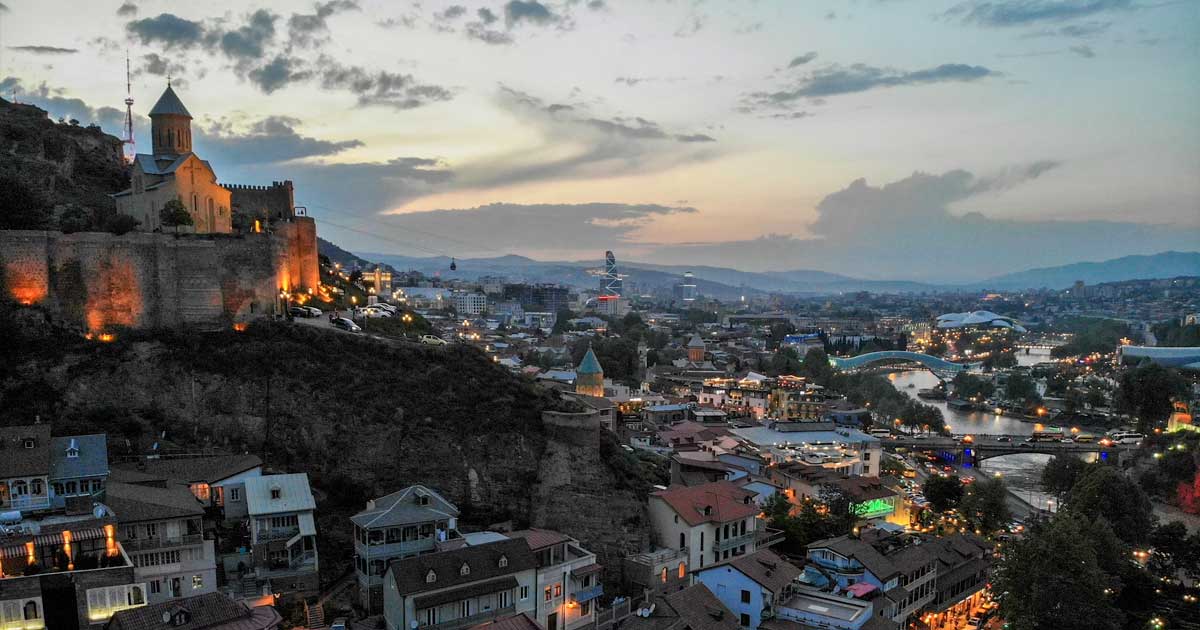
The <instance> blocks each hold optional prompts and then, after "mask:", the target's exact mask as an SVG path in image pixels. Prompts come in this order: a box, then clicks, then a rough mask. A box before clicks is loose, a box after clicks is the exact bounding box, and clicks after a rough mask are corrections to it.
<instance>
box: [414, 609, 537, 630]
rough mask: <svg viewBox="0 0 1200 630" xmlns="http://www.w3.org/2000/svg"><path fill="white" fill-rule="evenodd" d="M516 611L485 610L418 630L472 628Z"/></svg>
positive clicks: (421, 627) (424, 626)
mask: <svg viewBox="0 0 1200 630" xmlns="http://www.w3.org/2000/svg"><path fill="white" fill-rule="evenodd" d="M516 610H517V609H516V607H515V606H505V607H504V608H493V609H492V610H485V611H484V612H480V613H475V614H474V615H467V616H466V617H459V618H458V619H450V620H448V621H443V622H441V623H435V624H428V625H425V624H423V625H421V626H419V628H418V630H454V629H455V628H462V627H465V626H474V625H477V624H479V623H480V622H483V621H489V620H491V619H495V618H496V617H500V616H503V615H509V614H512V613H514V612H516Z"/></svg>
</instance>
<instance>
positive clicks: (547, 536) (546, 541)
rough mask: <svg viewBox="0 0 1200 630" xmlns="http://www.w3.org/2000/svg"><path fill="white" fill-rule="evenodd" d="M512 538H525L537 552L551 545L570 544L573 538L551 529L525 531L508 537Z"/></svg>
mask: <svg viewBox="0 0 1200 630" xmlns="http://www.w3.org/2000/svg"><path fill="white" fill-rule="evenodd" d="M508 536H509V537H510V538H524V539H525V542H526V543H527V544H528V545H529V548H530V549H532V550H534V551H537V550H539V549H545V548H546V547H549V546H551V545H557V544H559V543H565V542H570V540H571V537H570V536H567V535H566V534H560V533H559V532H556V531H553V530H549V529H534V528H530V529H523V530H520V531H515V532H513V533H511V534H509V535H508Z"/></svg>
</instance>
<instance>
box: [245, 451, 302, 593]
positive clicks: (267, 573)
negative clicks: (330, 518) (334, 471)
mask: <svg viewBox="0 0 1200 630" xmlns="http://www.w3.org/2000/svg"><path fill="white" fill-rule="evenodd" d="M245 489H246V509H247V512H248V519H249V522H250V541H249V542H250V555H251V558H250V559H251V575H249V576H246V575H243V576H242V579H243V580H245V579H247V578H249V579H252V580H253V581H254V583H255V585H256V587H257V588H259V589H262V588H266V589H267V591H266V592H270V593H282V594H295V595H301V596H306V595H312V594H316V593H317V592H318V591H319V590H320V581H319V579H318V576H317V526H316V522H315V521H314V519H313V512H314V511H315V510H316V502H315V501H313V496H312V490H311V489H310V488H309V486H308V475H306V474H304V473H297V474H289V475H264V476H262V477H251V478H249V479H246V481H245ZM244 590H246V589H244Z"/></svg>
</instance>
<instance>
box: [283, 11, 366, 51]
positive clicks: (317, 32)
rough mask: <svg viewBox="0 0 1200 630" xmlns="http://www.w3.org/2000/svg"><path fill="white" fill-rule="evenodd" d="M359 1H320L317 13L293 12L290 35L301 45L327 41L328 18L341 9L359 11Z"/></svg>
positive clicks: (289, 29)
mask: <svg viewBox="0 0 1200 630" xmlns="http://www.w3.org/2000/svg"><path fill="white" fill-rule="evenodd" d="M358 9H359V6H358V3H357V2H354V1H353V0H330V1H329V2H324V3H318V4H317V5H316V12H315V13H293V14H292V16H291V17H290V18H288V37H289V38H290V39H291V41H292V43H293V44H294V45H296V46H300V47H302V48H303V47H312V46H316V45H319V44H322V43H324V42H325V41H327V36H328V34H329V23H328V19H329V17H330V16H332V15H334V14H335V13H338V12H339V11H357V10H358Z"/></svg>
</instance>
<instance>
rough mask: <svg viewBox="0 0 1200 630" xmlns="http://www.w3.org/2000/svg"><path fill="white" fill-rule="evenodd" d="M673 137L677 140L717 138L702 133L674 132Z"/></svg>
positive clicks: (708, 139)
mask: <svg viewBox="0 0 1200 630" xmlns="http://www.w3.org/2000/svg"><path fill="white" fill-rule="evenodd" d="M675 139H676V140H678V141H679V142H716V141H717V139H716V138H714V137H712V136H709V135H705V134H702V133H691V134H676V135H675Z"/></svg>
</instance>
